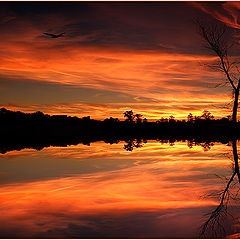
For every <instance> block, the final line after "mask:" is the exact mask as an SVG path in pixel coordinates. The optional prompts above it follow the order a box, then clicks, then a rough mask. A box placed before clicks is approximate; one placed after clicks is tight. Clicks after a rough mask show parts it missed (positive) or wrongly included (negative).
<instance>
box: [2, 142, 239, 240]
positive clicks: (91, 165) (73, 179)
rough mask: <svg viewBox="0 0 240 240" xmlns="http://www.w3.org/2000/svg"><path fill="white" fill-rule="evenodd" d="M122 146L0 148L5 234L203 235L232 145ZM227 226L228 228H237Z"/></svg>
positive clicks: (229, 167) (227, 171)
mask: <svg viewBox="0 0 240 240" xmlns="http://www.w3.org/2000/svg"><path fill="white" fill-rule="evenodd" d="M123 145H124V142H120V143H119V144H113V145H109V144H106V143H104V142H95V143H93V144H92V145H91V146H86V145H81V144H79V145H77V146H69V147H67V148H66V147H65V148H64V147H50V148H45V149H43V150H41V151H36V150H31V149H24V150H21V151H12V152H8V153H6V154H4V155H1V157H0V165H1V166H0V169H1V186H0V201H1V206H0V213H1V214H0V223H1V224H0V233H1V234H0V235H1V237H3V238H4V237H5V238H6V237H8V238H199V235H198V234H199V227H200V226H201V224H202V221H203V220H204V214H205V213H207V212H209V211H211V210H212V208H214V207H215V206H217V205H218V199H217V198H216V197H214V195H213V193H214V192H219V191H221V190H222V189H223V188H224V186H225V181H224V179H221V178H220V177H219V176H222V177H224V176H225V177H228V176H230V175H231V173H232V161H231V146H228V145H223V144H220V143H215V144H214V146H212V148H211V149H210V150H209V151H203V148H202V147H201V146H193V147H192V148H191V149H189V148H188V146H187V143H186V142H175V144H174V145H173V146H170V145H169V144H161V143H159V142H156V141H149V142H148V143H146V144H144V145H143V147H142V148H138V149H134V151H132V152H129V151H125V150H124V149H123ZM210 195H211V196H210ZM237 207H238V206H236V203H235V205H233V208H234V209H235V213H237V212H238V210H237ZM228 225H229V226H228V228H227V229H228V235H231V234H237V233H238V228H239V227H238V224H235V225H234V226H233V225H232V224H231V221H229V224H228Z"/></svg>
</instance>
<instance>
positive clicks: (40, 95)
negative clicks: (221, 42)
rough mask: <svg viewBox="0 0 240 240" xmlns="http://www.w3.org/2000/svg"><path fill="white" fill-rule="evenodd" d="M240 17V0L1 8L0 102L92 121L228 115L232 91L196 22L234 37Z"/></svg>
mask: <svg viewBox="0 0 240 240" xmlns="http://www.w3.org/2000/svg"><path fill="white" fill-rule="evenodd" d="M239 16H240V3H239V2H68V3H66V2H0V32H1V47H0V105H1V107H5V108H7V109H10V110H20V111H24V112H34V111H38V110H40V111H42V112H44V113H48V114H67V115H71V116H78V117H83V116H91V117H92V118H95V119H105V118H107V117H110V116H112V117H118V118H121V119H122V118H123V112H124V111H126V110H131V109H132V110H133V111H134V112H137V113H142V114H143V115H144V117H147V118H148V119H160V118H161V117H169V116H170V115H173V116H175V117H176V118H178V119H181V118H186V117H187V115H188V114H189V113H190V112H191V113H193V115H200V114H201V113H202V111H203V110H209V111H211V112H212V113H213V115H214V116H216V117H223V116H226V115H228V114H230V112H231V108H230V109H227V108H226V106H228V105H226V104H229V103H231V97H232V94H231V88H229V87H227V86H225V87H217V88H216V85H217V84H218V83H222V82H224V77H223V75H222V73H220V72H213V71H209V70H208V69H207V68H206V66H205V64H206V63H211V62H213V61H215V60H216V57H215V56H214V55H211V54H210V53H209V52H208V51H206V49H204V48H203V46H202V45H203V44H202V40H201V38H200V36H199V35H198V34H197V31H196V26H195V24H194V20H195V19H204V21H207V22H211V23H214V22H219V23H220V22H221V23H224V24H226V25H227V26H229V27H230V28H231V29H232V30H234V31H235V35H234V36H235V37H236V40H237V41H238V38H239V36H240V34H239V33H238V29H239V28H240V21H239V19H238V18H239ZM44 32H49V33H55V34H59V33H61V32H65V35H64V36H63V37H59V38H56V39H54V38H50V37H48V36H46V35H43V33H44ZM235 48H236V49H235V55H237V52H238V50H239V49H238V46H236V47H235Z"/></svg>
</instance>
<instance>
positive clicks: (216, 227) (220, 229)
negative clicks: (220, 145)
mask: <svg viewBox="0 0 240 240" xmlns="http://www.w3.org/2000/svg"><path fill="white" fill-rule="evenodd" d="M232 153H233V159H234V167H233V173H232V176H231V177H230V178H229V179H228V180H227V184H226V187H225V189H224V190H223V191H222V192H220V193H219V196H220V202H219V205H218V206H217V207H216V208H215V209H214V210H213V211H212V212H211V213H210V214H208V215H209V217H208V219H207V221H205V222H204V224H203V225H202V227H201V232H200V235H201V236H206V237H208V236H209V234H210V235H211V236H213V237H219V236H221V235H222V234H224V235H225V234H226V232H225V228H224V220H225V219H226V218H227V217H228V215H230V214H229V212H228V204H229V201H230V200H231V199H232V200H239V198H238V193H239V190H238V191H237V193H236V194H231V192H230V189H231V186H235V187H236V185H235V184H236V183H239V184H240V173H239V163H238V152H237V141H236V140H233V141H232ZM236 176H237V179H236V182H234V178H235V177H236ZM230 216H231V215H230Z"/></svg>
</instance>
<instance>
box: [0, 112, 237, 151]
mask: <svg viewBox="0 0 240 240" xmlns="http://www.w3.org/2000/svg"><path fill="white" fill-rule="evenodd" d="M0 136H1V138H0V153H6V152H8V151H12V150H21V149H23V148H33V149H38V150H41V149H42V148H44V147H49V146H68V145H77V144H79V143H81V144H85V145H90V144H91V143H92V142H96V141H104V142H106V143H110V144H113V143H118V142H119V141H125V142H126V143H127V144H130V145H131V142H132V143H133V142H136V144H135V145H136V146H137V144H140V143H141V142H145V141H148V140H157V141H168V142H170V143H173V142H175V141H188V142H190V143H210V142H221V143H224V144H226V143H229V142H231V141H233V140H237V139H240V123H239V122H237V123H234V122H232V121H230V120H229V119H227V118H222V119H218V120H214V119H213V118H206V117H205V118H204V119H203V118H201V117H195V119H190V120H188V121H185V120H181V121H179V120H174V119H163V120H162V121H160V120H159V121H157V122H148V121H147V120H146V119H145V120H144V121H140V120H139V119H138V120H132V121H130V120H129V119H126V120H125V121H120V120H119V119H115V118H107V119H105V120H103V121H99V120H94V119H91V118H90V117H83V118H78V117H69V116H66V115H53V116H50V115H47V114H43V113H41V112H36V113H23V112H19V111H18V112H13V111H9V110H7V109H5V108H2V109H0ZM130 145H129V146H130ZM129 149H131V148H129ZM129 149H127V150H129Z"/></svg>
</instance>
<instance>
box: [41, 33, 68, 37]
mask: <svg viewBox="0 0 240 240" xmlns="http://www.w3.org/2000/svg"><path fill="white" fill-rule="evenodd" d="M43 34H45V35H47V36H49V37H51V38H59V37H62V36H63V34H65V32H63V33H60V34H53V33H43Z"/></svg>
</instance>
